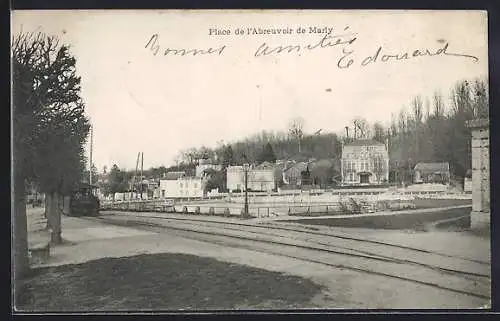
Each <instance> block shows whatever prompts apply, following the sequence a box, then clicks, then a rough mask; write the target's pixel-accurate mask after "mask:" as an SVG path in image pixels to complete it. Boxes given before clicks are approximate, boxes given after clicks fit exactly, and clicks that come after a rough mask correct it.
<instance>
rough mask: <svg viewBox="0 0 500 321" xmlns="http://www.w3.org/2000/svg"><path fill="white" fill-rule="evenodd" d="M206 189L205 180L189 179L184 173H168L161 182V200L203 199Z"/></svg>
mask: <svg viewBox="0 0 500 321" xmlns="http://www.w3.org/2000/svg"><path fill="white" fill-rule="evenodd" d="M204 189H205V179H204V178H202V177H187V176H186V174H185V173H184V172H170V173H166V175H165V177H164V178H162V179H161V180H160V197H161V198H202V197H204Z"/></svg>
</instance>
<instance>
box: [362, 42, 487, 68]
mask: <svg viewBox="0 0 500 321" xmlns="http://www.w3.org/2000/svg"><path fill="white" fill-rule="evenodd" d="M439 42H443V43H444V44H443V45H442V46H441V47H439V48H437V49H429V48H425V49H414V50H411V51H409V52H402V53H387V52H386V51H385V50H384V48H383V47H382V46H380V47H378V49H377V50H376V51H375V53H374V54H373V55H371V56H367V57H366V58H364V59H363V60H362V61H361V66H363V67H364V66H367V65H369V64H374V63H377V62H380V61H381V62H394V61H401V60H409V59H414V58H418V57H435V56H455V57H462V58H468V59H471V60H473V61H474V62H478V61H479V58H477V57H475V56H471V55H467V54H463V53H453V52H449V51H448V49H449V46H450V44H449V43H448V42H446V41H439Z"/></svg>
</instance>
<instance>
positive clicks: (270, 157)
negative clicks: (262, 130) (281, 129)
mask: <svg viewBox="0 0 500 321" xmlns="http://www.w3.org/2000/svg"><path fill="white" fill-rule="evenodd" d="M259 162H261V163H263V162H269V163H275V162H276V155H275V154H274V150H273V146H272V145H271V143H270V142H267V144H266V145H264V147H263V149H262V153H261V154H260V156H259Z"/></svg>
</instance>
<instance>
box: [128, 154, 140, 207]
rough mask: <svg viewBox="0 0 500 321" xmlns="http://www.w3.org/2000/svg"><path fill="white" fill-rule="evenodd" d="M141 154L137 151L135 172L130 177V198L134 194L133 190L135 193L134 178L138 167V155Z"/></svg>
mask: <svg viewBox="0 0 500 321" xmlns="http://www.w3.org/2000/svg"><path fill="white" fill-rule="evenodd" d="M140 156H141V153H140V152H139V153H137V161H136V163H135V172H134V176H133V177H132V184H131V186H130V199H132V196H133V195H134V191H135V192H136V193H137V189H136V188H135V187H136V186H135V178H136V177H137V168H138V167H139V157H140Z"/></svg>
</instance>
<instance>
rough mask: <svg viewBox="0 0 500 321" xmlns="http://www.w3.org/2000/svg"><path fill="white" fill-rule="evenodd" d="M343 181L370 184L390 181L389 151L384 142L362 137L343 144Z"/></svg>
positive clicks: (348, 183)
mask: <svg viewBox="0 0 500 321" xmlns="http://www.w3.org/2000/svg"><path fill="white" fill-rule="evenodd" d="M341 167H342V170H341V173H342V183H343V184H345V185H357V184H359V185H370V184H380V183H383V182H388V181H389V152H388V150H387V146H386V145H385V144H383V143H380V142H377V141H375V140H371V139H360V140H356V141H353V142H351V143H348V144H345V145H343V146H342V162H341Z"/></svg>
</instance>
